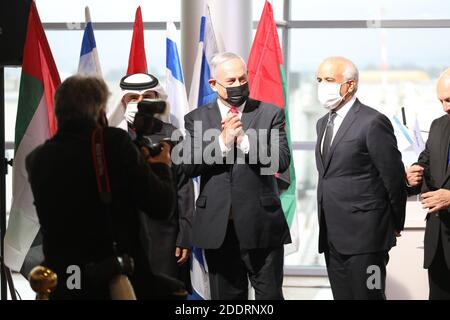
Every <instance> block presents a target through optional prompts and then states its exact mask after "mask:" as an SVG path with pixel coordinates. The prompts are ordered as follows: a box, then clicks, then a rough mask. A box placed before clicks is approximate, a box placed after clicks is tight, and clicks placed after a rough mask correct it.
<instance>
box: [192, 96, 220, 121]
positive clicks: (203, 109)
mask: <svg viewBox="0 0 450 320" xmlns="http://www.w3.org/2000/svg"><path fill="white" fill-rule="evenodd" d="M216 104H217V102H216V101H215V100H214V101H213V102H210V103H207V104H204V105H202V106H200V107H198V108H195V109H193V110H192V111H190V112H188V113H187V114H186V117H188V118H196V117H200V116H201V115H202V114H204V113H205V112H209V110H211V109H212V108H213V106H214V105H216Z"/></svg>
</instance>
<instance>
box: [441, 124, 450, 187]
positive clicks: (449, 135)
mask: <svg viewBox="0 0 450 320" xmlns="http://www.w3.org/2000/svg"><path fill="white" fill-rule="evenodd" d="M449 122H450V121H445V125H444V128H443V129H442V136H441V137H442V139H440V140H441V147H440V150H441V154H440V157H439V160H440V161H439V162H440V163H441V164H442V166H441V177H444V179H443V181H442V183H441V184H440V185H441V186H443V185H444V184H445V182H446V181H447V179H448V178H449V176H450V170H449V171H448V172H447V163H448V151H449V145H450V123H449Z"/></svg>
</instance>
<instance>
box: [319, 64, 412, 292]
mask: <svg viewBox="0 0 450 320" xmlns="http://www.w3.org/2000/svg"><path fill="white" fill-rule="evenodd" d="M317 81H318V98H319V101H320V102H321V104H322V105H323V106H324V107H325V108H326V109H328V110H329V112H328V114H327V115H325V116H324V117H322V118H321V119H319V121H318V122H317V144H316V164H317V170H318V172H319V182H318V187H317V200H318V213H319V223H320V234H319V252H320V253H322V252H324V253H325V259H326V264H327V271H328V276H329V279H330V283H331V289H332V292H333V296H334V298H335V299H385V279H386V265H387V263H388V260H389V255H388V252H389V250H390V249H391V247H393V246H395V244H396V235H397V236H399V235H400V231H401V230H402V229H403V225H404V218H405V205H406V188H405V184H404V176H403V175H402V174H400V173H401V172H404V167H403V164H402V159H401V154H400V152H399V151H398V149H397V142H396V139H395V136H394V131H393V128H392V125H391V123H390V121H389V119H388V118H386V117H385V116H384V115H383V114H381V113H379V112H378V111H376V110H374V109H372V108H370V107H368V106H365V105H364V104H362V103H361V102H359V100H358V99H357V98H356V97H355V93H356V90H357V86H358V70H357V69H356V67H355V65H354V64H353V63H352V62H351V61H349V60H347V59H345V58H342V57H332V58H328V59H326V60H324V61H323V62H322V64H321V65H320V67H319V69H318V71H317Z"/></svg>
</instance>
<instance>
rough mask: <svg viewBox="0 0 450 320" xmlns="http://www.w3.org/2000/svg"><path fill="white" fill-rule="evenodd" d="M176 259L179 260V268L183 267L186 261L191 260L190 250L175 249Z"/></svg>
mask: <svg viewBox="0 0 450 320" xmlns="http://www.w3.org/2000/svg"><path fill="white" fill-rule="evenodd" d="M175 257H177V258H178V260H177V264H178V265H179V266H182V265H183V264H185V263H186V261H187V260H188V258H189V249H187V248H180V247H176V248H175Z"/></svg>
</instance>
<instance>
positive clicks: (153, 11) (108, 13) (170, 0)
mask: <svg viewBox="0 0 450 320" xmlns="http://www.w3.org/2000/svg"><path fill="white" fill-rule="evenodd" d="M36 4H37V8H38V11H39V15H40V17H41V20H42V22H84V21H85V17H84V8H85V7H86V6H89V9H90V12H91V18H92V21H93V22H132V21H134V17H135V13H136V8H137V7H138V6H141V10H142V20H143V21H144V22H147V21H149V22H150V21H170V20H172V21H180V17H181V0H164V1H160V0H145V1H144V0H127V1H111V0H71V1H61V0H37V1H36Z"/></svg>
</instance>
